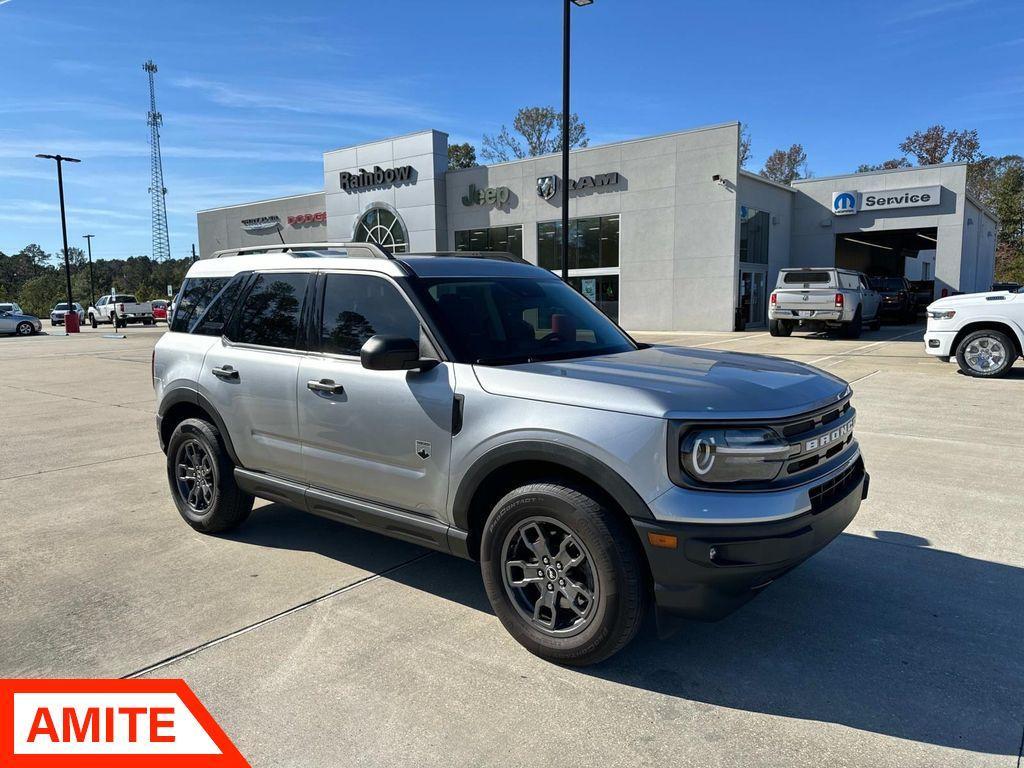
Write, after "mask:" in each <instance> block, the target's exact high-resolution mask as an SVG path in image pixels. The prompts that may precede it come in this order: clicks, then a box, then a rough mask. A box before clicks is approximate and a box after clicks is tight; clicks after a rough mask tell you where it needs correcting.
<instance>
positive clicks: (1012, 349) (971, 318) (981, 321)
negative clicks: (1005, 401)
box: [924, 288, 1024, 379]
mask: <svg viewBox="0 0 1024 768" xmlns="http://www.w3.org/2000/svg"><path fill="white" fill-rule="evenodd" d="M1021 291H1024V288H1022V289H1019V290H1018V291H1017V292H1016V293H1008V292H1006V291H1000V292H993V293H966V294H960V295H959V296H947V297H946V298H944V299H939V300H938V301H934V302H932V303H931V304H929V305H928V330H927V331H926V332H925V334H924V350H925V352H927V353H928V354H929V355H935V356H936V357H937V358H939V359H940V360H942V361H943V362H949V359H950V358H952V357H955V358H956V362H957V364H958V365H959V366H960V370H961V371H963V372H964V373H965V374H967V375H968V376H977V377H979V378H986V379H988V378H994V377H996V376H1004V375H1006V374H1007V373H1009V371H1010V368H1012V367H1013V362H1014V361H1015V360H1016V359H1017V358H1018V357H1019V356H1020V355H1021V354H1024V293H1022V292H1021Z"/></svg>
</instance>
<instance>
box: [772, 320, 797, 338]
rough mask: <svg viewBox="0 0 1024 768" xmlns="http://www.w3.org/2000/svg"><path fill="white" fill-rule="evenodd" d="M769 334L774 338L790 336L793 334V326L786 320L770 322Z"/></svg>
mask: <svg viewBox="0 0 1024 768" xmlns="http://www.w3.org/2000/svg"><path fill="white" fill-rule="evenodd" d="M768 333H770V334H771V335H772V336H789V335H790V334H791V333H793V326H792V325H790V324H789V323H787V322H786V321H785V320H769V321H768Z"/></svg>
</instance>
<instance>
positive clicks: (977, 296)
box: [928, 291, 1024, 310]
mask: <svg viewBox="0 0 1024 768" xmlns="http://www.w3.org/2000/svg"><path fill="white" fill-rule="evenodd" d="M1004 301H1024V293H1007V292H1006V291H989V292H987V293H961V294H960V295H958V296H947V297H946V298H944V299H938V300H936V301H933V302H932V303H931V304H929V305H928V309H929V310H931V309H955V308H956V307H962V306H967V305H979V306H982V305H989V306H996V307H998V306H999V305H1000V304H1001V303H1002V302H1004Z"/></svg>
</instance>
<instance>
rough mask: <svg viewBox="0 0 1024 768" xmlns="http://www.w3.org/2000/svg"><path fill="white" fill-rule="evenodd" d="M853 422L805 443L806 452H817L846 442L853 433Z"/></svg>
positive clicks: (850, 421) (852, 420) (851, 420)
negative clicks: (843, 441)
mask: <svg viewBox="0 0 1024 768" xmlns="http://www.w3.org/2000/svg"><path fill="white" fill-rule="evenodd" d="M853 422H854V419H850V420H849V421H848V422H846V423H845V424H843V425H842V426H840V427H836V428H835V429H833V430H832V431H831V432H826V433H825V434H824V435H818V436H817V437H815V438H813V439H812V440H806V441H804V452H805V453H806V452H809V451H816V450H818V449H819V448H824V447H825V446H827V445H831V444H832V443H836V442H840V441H842V440H845V439H846V437H847V436H848V435H849V434H850V433H851V432H853Z"/></svg>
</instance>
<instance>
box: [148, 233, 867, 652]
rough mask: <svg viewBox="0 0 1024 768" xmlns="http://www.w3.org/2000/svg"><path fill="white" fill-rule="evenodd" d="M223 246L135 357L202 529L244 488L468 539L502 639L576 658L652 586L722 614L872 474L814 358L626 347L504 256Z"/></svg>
mask: <svg viewBox="0 0 1024 768" xmlns="http://www.w3.org/2000/svg"><path fill="white" fill-rule="evenodd" d="M233 253H234V254H236V255H230V254H217V255H215V257H214V258H210V259H206V260H202V261H199V262H197V263H196V264H194V265H193V266H192V267H191V268H190V270H189V273H188V276H187V278H186V280H185V282H184V284H183V286H182V288H181V293H180V299H179V301H178V304H177V307H176V311H175V313H174V316H173V318H172V320H171V326H170V329H169V332H168V333H167V334H165V335H164V336H163V337H162V338H161V339H160V341H159V342H157V345H156V348H155V351H154V358H153V376H154V386H155V388H156V396H157V401H158V416H157V430H158V433H159V437H160V444H161V446H162V447H163V449H164V451H165V453H166V455H167V478H168V482H169V485H170V489H171V493H172V495H173V498H174V501H175V504H176V505H177V508H178V510H179V512H180V514H181V516H182V517H183V518H184V519H185V521H186V522H187V523H188V524H189V525H191V526H192V527H193V528H195V529H196V530H198V531H202V532H206V533H215V532H220V531H225V530H228V529H230V528H233V527H235V526H237V525H240V524H241V523H242V522H244V521H245V519H246V518H247V517H248V516H249V514H250V511H251V509H252V506H253V498H254V497H256V496H258V497H261V498H265V499H269V500H271V501H274V502H279V503H281V504H285V505H288V506H291V507H295V508H298V509H301V510H305V511H307V512H311V513H313V514H316V515H322V516H324V517H328V518H331V519H333V520H337V521H339V522H343V523H347V524H349V525H353V526H357V527H360V528H366V529H369V530H372V531H377V532H380V533H382V534H385V535H388V536H393V537H395V538H399V539H403V540H405V541H409V542H413V543H416V544H420V545H422V546H425V547H430V548H433V549H436V550H440V551H442V552H447V553H451V554H454V555H458V556H460V557H465V558H469V559H473V560H477V561H478V562H479V563H480V569H481V574H482V577H483V582H484V585H485V587H486V591H487V595H488V597H489V599H490V602H491V605H492V606H493V608H494V611H495V614H496V615H497V617H498V618H499V619H500V620H501V622H502V623H503V624H504V626H505V627H506V628H507V629H508V631H509V632H510V633H511V634H512V635H513V636H514V637H515V638H516V639H517V640H518V641H519V642H520V643H522V644H523V645H524V646H525V647H526V648H527V649H529V650H530V651H532V652H533V653H535V654H537V655H539V656H541V657H543V658H546V659H549V660H552V661H554V662H557V663H561V664H570V665H584V664H592V663H595V662H598V661H600V660H602V659H604V658H607V657H608V656H610V655H612V654H613V653H615V652H616V651H618V650H619V649H620V648H622V647H623V646H624V645H625V644H626V643H628V642H629V641H630V640H631V639H632V638H633V637H634V636H635V635H636V633H637V631H638V629H639V627H640V625H641V622H642V621H643V620H644V617H645V616H646V615H647V613H648V611H649V609H651V608H655V609H657V611H656V612H657V615H658V617H659V619H661V618H664V617H666V616H667V615H668V614H679V615H683V616H687V617H691V618H700V619H718V618H721V617H723V616H725V615H727V614H729V613H730V612H731V611H733V610H735V609H736V608H738V607H739V606H740V605H742V604H743V603H745V602H746V601H747V600H749V599H751V598H752V597H754V596H755V595H757V594H758V593H760V592H761V591H762V590H763V589H764V588H765V587H766V586H767V585H768V584H770V583H771V582H772V581H774V580H775V579H776V578H778V577H780V576H782V575H783V574H785V573H786V572H787V571H789V570H791V569H792V568H793V567H795V566H796V565H798V564H799V563H801V562H803V561H804V560H805V559H807V558H808V557H810V556H811V555H812V554H814V553H815V552H817V551H818V550H819V549H821V548H822V547H824V546H825V545H826V544H827V543H828V542H830V541H831V540H832V539H833V538H835V537H836V536H837V535H838V534H839V533H840V532H841V531H842V530H843V529H844V528H845V527H846V526H847V525H848V524H849V523H850V521H851V520H852V519H853V517H854V515H855V514H856V513H857V510H858V509H859V507H860V504H861V500H862V499H863V498H866V496H867V489H868V475H867V473H866V472H865V469H864V463H863V460H862V459H861V454H860V450H859V447H858V444H857V441H856V440H855V438H854V420H855V417H856V414H855V411H854V408H853V406H852V405H851V402H850V401H851V394H852V393H851V391H850V388H849V386H848V385H847V384H846V383H845V382H843V381H841V380H840V379H838V378H835V377H833V376H831V375H829V374H827V373H824V372H822V371H820V370H817V369H815V368H812V367H810V366H808V365H805V364H802V363H796V362H790V361H786V360H779V359H775V358H770V357H760V356H753V355H745V354H738V353H732V352H724V351H713V350H707V349H684V348H677V347H667V346H666V347H658V346H650V345H646V344H638V343H636V342H635V341H634V340H633V339H631V338H630V337H629V336H628V335H627V334H626V333H624V332H623V331H622V330H621V329H620V328H618V327H617V326H616V325H615V324H614V323H613V322H612V321H611V320H609V319H608V318H607V317H606V316H605V315H603V314H602V313H601V312H600V311H599V310H598V309H597V308H596V307H595V306H594V305H592V304H591V303H590V302H589V301H587V299H585V298H584V297H583V296H582V295H580V294H579V293H577V292H576V291H574V290H573V289H572V288H570V287H569V286H568V285H566V284H564V283H562V282H561V281H560V280H558V279H557V278H555V277H554V276H553V275H552V274H551V273H550V272H548V271H546V270H543V269H540V268H538V267H536V266H533V265H530V264H528V263H526V262H524V261H522V260H521V259H518V258H516V257H513V256H511V255H508V254H482V253H479V254H478V253H457V254H396V255H387V254H384V253H382V252H381V251H379V250H378V249H377V248H376V247H374V246H370V245H366V244H334V245H323V244H320V245H315V246H312V245H311V246H300V245H295V246H280V247H278V248H277V249H276V250H274V249H267V248H266V247H262V248H261V249H259V250H258V251H255V252H252V253H249V252H246V251H245V250H244V249H243V250H241V251H235V252H233ZM339 535H342V532H341V531H340V530H339ZM822 597H823V599H827V597H826V596H824V595H823V596H822Z"/></svg>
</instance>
